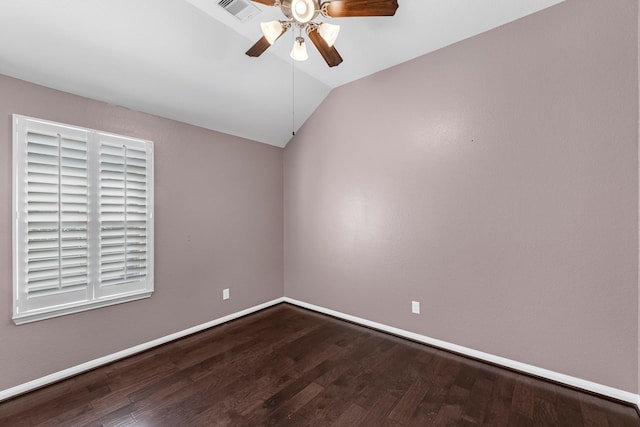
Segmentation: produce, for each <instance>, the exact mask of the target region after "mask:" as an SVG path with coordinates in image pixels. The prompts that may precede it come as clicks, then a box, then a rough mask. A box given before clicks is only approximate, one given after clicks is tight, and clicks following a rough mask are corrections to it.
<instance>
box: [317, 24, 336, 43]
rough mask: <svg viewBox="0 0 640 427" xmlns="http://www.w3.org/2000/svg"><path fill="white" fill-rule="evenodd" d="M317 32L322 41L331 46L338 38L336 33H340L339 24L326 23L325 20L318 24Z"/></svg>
mask: <svg viewBox="0 0 640 427" xmlns="http://www.w3.org/2000/svg"><path fill="white" fill-rule="evenodd" d="M318 32H319V33H320V35H321V36H322V38H323V39H324V41H326V42H327V44H328V45H329V47H331V46H333V44H334V43H335V42H336V39H337V38H338V34H339V33H340V25H333V24H327V23H326V22H323V23H322V24H320V25H319V26H318Z"/></svg>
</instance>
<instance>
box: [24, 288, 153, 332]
mask: <svg viewBox="0 0 640 427" xmlns="http://www.w3.org/2000/svg"><path fill="white" fill-rule="evenodd" d="M151 294H153V291H144V292H136V293H135V294H127V295H119V296H117V297H112V298H108V299H102V300H99V301H90V302H83V303H78V304H72V305H64V306H61V307H55V308H49V309H47V310H39V311H33V312H30V313H24V314H18V315H15V316H13V323H15V324H16V325H23V324H25V323H31V322H37V321H40V320H45V319H51V318H53V317H59V316H65V315H67V314H73V313H80V312H82V311H88V310H93V309H95V308H101V307H107V306H110V305H115V304H120V303H123V302H129V301H135V300H139V299H144V298H149V297H150V296H151Z"/></svg>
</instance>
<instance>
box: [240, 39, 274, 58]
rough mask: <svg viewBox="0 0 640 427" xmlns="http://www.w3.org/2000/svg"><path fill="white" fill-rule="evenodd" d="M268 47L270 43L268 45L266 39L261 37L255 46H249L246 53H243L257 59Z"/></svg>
mask: <svg viewBox="0 0 640 427" xmlns="http://www.w3.org/2000/svg"><path fill="white" fill-rule="evenodd" d="M269 47H271V43H269V42H268V41H267V38H266V37H264V36H262V38H261V39H260V40H258V41H257V42H256V44H254V45H253V46H251V47H250V48H249V50H248V51H246V52H245V53H246V54H247V55H248V56H252V57H254V58H257V57H258V56H260V55H262V54H263V53H264V51H265V50H267V49H269Z"/></svg>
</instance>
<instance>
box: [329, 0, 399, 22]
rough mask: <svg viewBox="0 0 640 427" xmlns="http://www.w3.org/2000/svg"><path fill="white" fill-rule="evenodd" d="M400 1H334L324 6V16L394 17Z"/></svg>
mask: <svg viewBox="0 0 640 427" xmlns="http://www.w3.org/2000/svg"><path fill="white" fill-rule="evenodd" d="M397 9H398V0H334V1H330V2H327V3H323V4H322V11H323V15H325V16H327V17H329V18H345V17H349V16H393V15H395V14H396V10H397Z"/></svg>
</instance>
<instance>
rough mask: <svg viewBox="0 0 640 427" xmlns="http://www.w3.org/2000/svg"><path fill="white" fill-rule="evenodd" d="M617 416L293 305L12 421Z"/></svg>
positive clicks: (59, 395) (561, 419) (27, 403)
mask: <svg viewBox="0 0 640 427" xmlns="http://www.w3.org/2000/svg"><path fill="white" fill-rule="evenodd" d="M182 425H188V426H196V427H197V426H216V425H220V426H257V425H276V426H316V425H317V426H328V425H338V426H366V427H371V426H375V427H382V426H393V427H406V426H436V427H439V426H448V425H451V426H459V427H465V426H466V427H471V426H515V427H527V426H570V427H574V426H575V427H582V426H594V427H602V426H612V427H614V426H615V427H640V417H639V416H638V414H637V413H636V411H635V409H634V408H632V407H630V406H627V405H623V404H620V403H617V402H613V401H610V400H606V399H602V398H599V397H597V396H593V395H589V394H586V393H581V392H579V391H576V390H571V389H569V388H565V387H562V386H559V385H557V384H551V383H547V382H545V381H541V380H538V379H534V378H531V377H528V376H524V375H519V374H517V373H514V372H512V371H507V370H503V369H500V368H498V367H496V366H490V365H486V364H483V363H481V362H478V361H474V360H470V359H467V358H464V357H461V356H457V355H453V354H451V353H448V352H444V351H440V350H437V349H434V348H431V347H428V346H424V345H421V344H418V343H415V342H410V341H406V340H403V339H401V338H399V337H395V336H390V335H387V334H384V333H382V332H378V331H374V330H371V329H368V328H364V327H361V326H357V325H354V324H351V323H347V322H344V321H341V320H338V319H334V318H331V317H328V316H325V315H321V314H318V313H313V312H310V311H307V310H304V309H301V308H297V307H293V306H290V305H287V304H281V305H278V306H274V307H271V308H269V309H266V310H263V311H261V312H258V313H254V314H252V315H250V316H247V317H244V318H241V319H237V320H234V321H232V322H228V323H225V324H222V325H219V326H217V327H215V328H211V329H208V330H205V331H202V332H199V333H197V334H193V335H190V336H188V337H185V338H183V339H181V340H177V341H175V342H172V343H168V344H166V345H163V346H160V347H157V348H154V349H151V350H149V351H146V352H144V353H141V354H138V355H135V356H132V357H130V358H127V359H124V360H120V361H117V362H114V363H112V364H110V365H106V366H103V367H100V368H97V369H95V370H93V371H90V372H87V373H85V374H83V375H79V376H76V377H73V378H70V379H67V380H65V381H62V382H59V383H57V384H53V385H51V386H49V387H45V388H43V389H40V390H36V391H34V392H32V393H29V394H26V395H23V396H20V397H17V398H15V399H12V400H9V401H6V402H0V426H2V427H5V426H7V427H21V426H25V427H38V426H39V427H64V426H70V427H76V426H96V427H97V426H118V427H125V426H154V427H158V426H160V427H161V426H171V427H174V426H182Z"/></svg>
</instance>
